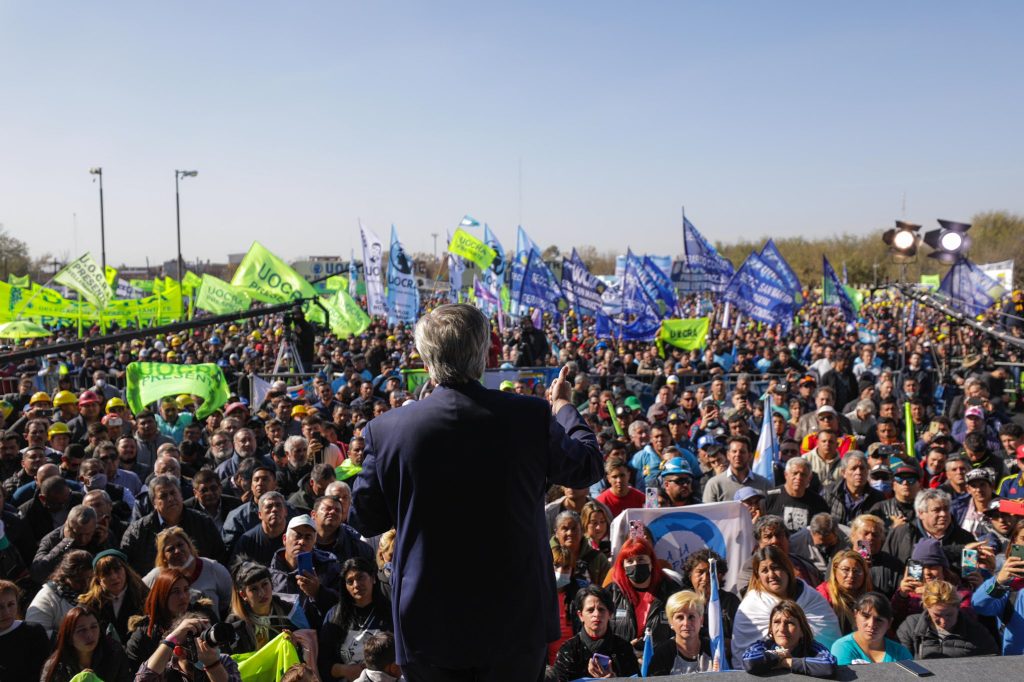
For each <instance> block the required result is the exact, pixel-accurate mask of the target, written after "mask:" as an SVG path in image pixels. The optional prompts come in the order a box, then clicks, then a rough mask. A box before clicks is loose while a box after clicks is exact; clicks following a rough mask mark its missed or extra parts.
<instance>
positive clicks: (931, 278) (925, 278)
mask: <svg viewBox="0 0 1024 682" xmlns="http://www.w3.org/2000/svg"><path fill="white" fill-rule="evenodd" d="M941 283H942V280H941V279H940V278H939V276H938V275H921V284H923V285H925V286H926V287H931V288H932V289H938V288H939V284H941Z"/></svg>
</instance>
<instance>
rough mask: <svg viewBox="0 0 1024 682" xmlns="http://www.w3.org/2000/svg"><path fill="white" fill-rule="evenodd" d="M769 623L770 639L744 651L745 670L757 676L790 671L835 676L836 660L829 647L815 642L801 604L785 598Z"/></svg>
mask: <svg viewBox="0 0 1024 682" xmlns="http://www.w3.org/2000/svg"><path fill="white" fill-rule="evenodd" d="M768 623H769V626H768V636H767V637H765V638H764V639H762V640H758V641H757V642H754V643H753V644H752V645H750V647H749V648H748V649H747V650H746V651H745V652H743V669H744V670H746V671H747V672H748V673H752V674H754V675H764V674H766V673H769V672H771V671H772V670H790V671H792V672H794V673H797V674H799V675H809V676H810V677H832V676H833V675H835V672H836V657H835V656H833V655H832V653H831V652H830V651H829V650H828V647H826V646H825V645H823V644H820V643H819V642H815V641H814V632H813V631H812V630H811V625H810V623H808V622H807V616H805V615H804V610H803V609H802V608H800V605H799V604H797V603H796V602H795V601H793V600H791V599H783V600H782V601H780V602H779V603H778V604H776V605H775V607H774V608H772V612H771V615H770V616H769V620H768Z"/></svg>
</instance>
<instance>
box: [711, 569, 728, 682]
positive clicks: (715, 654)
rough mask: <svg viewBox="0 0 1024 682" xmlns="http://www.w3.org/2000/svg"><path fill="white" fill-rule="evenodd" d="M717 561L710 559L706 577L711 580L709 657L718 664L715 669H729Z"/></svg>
mask: <svg viewBox="0 0 1024 682" xmlns="http://www.w3.org/2000/svg"><path fill="white" fill-rule="evenodd" d="M717 563H718V562H717V561H715V560H714V559H712V560H711V562H710V566H709V567H708V573H709V576H708V578H709V579H710V580H711V599H710V600H708V637H710V638H711V657H712V659H714V661H715V663H717V664H718V667H717V670H718V671H719V672H721V671H723V670H729V669H730V668H729V659H727V658H726V657H725V631H724V628H723V627H722V602H721V600H720V599H719V596H718V569H717V567H716V564H717Z"/></svg>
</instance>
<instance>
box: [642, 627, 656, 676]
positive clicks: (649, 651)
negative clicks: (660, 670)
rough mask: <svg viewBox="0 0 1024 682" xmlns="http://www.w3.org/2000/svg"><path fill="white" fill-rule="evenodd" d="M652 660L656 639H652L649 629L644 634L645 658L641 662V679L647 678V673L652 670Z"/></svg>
mask: <svg viewBox="0 0 1024 682" xmlns="http://www.w3.org/2000/svg"><path fill="white" fill-rule="evenodd" d="M652 658H654V638H653V637H651V631H650V630H649V629H648V630H646V631H645V632H644V657H643V659H642V660H641V661H640V677H647V673H648V672H649V671H650V669H651V659H652Z"/></svg>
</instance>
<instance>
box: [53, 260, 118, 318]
mask: <svg viewBox="0 0 1024 682" xmlns="http://www.w3.org/2000/svg"><path fill="white" fill-rule="evenodd" d="M53 281H54V282H57V283H58V284H63V285H64V286H66V287H69V288H71V289H74V290H75V291H77V292H78V294H79V295H80V296H83V297H85V300H87V301H89V303H92V304H93V305H94V306H96V307H97V308H98V309H100V310H103V309H104V308H106V307H107V303H109V302H110V299H112V298H114V292H113V291H111V289H110V284H109V283H108V282H107V277H106V274H105V273H104V271H103V268H102V267H100V264H99V263H97V262H96V259H94V258H93V257H92V254H90V253H84V254H82V255H81V256H79V257H78V258H76V259H75V260H73V261H71V262H70V263H68V264H67V265H65V266H64V269H63V270H61V271H60V272H58V273H57V274H56V275H54V277H53Z"/></svg>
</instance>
